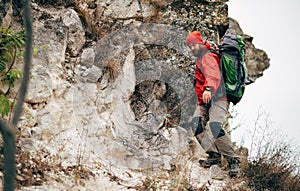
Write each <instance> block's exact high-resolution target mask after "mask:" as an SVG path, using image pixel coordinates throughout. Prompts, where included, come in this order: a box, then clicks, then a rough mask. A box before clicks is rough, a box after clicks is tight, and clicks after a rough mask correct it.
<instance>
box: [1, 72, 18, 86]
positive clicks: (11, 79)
mask: <svg viewBox="0 0 300 191" xmlns="http://www.w3.org/2000/svg"><path fill="white" fill-rule="evenodd" d="M22 74H23V72H22V71H20V70H10V71H8V72H7V73H6V75H5V77H4V78H3V79H2V83H5V82H8V83H9V84H11V85H12V86H13V85H14V83H15V81H16V80H17V79H20V78H21V77H22Z"/></svg>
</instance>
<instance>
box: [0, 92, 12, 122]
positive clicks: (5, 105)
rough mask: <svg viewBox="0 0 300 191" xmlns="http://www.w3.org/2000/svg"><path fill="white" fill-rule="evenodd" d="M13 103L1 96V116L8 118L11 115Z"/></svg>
mask: <svg viewBox="0 0 300 191" xmlns="http://www.w3.org/2000/svg"><path fill="white" fill-rule="evenodd" d="M11 105H12V102H10V101H9V100H8V99H7V98H6V97H5V96H4V95H3V94H0V113H1V116H2V117H4V116H7V115H8V114H9V111H10V108H11Z"/></svg>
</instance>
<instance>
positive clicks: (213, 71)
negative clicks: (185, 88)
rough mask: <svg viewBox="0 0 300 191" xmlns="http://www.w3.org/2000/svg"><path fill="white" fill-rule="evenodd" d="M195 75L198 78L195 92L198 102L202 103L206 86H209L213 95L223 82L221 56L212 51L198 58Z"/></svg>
mask: <svg viewBox="0 0 300 191" xmlns="http://www.w3.org/2000/svg"><path fill="white" fill-rule="evenodd" d="M194 76H195V78H196V84H195V92H196V95H197V97H198V104H202V103H203V99H202V98H203V97H202V95H203V92H204V90H205V87H208V86H209V87H210V88H211V93H212V95H213V94H215V93H216V91H217V89H218V87H219V85H220V83H221V74H220V68H219V57H218V56H217V55H216V54H214V53H212V52H208V53H206V54H205V55H204V56H203V57H201V58H198V59H197V60H196V72H195V75H194Z"/></svg>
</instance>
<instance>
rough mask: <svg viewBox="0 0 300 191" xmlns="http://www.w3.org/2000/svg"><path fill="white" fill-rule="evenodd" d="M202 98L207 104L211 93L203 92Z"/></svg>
mask: <svg viewBox="0 0 300 191" xmlns="http://www.w3.org/2000/svg"><path fill="white" fill-rule="evenodd" d="M202 98H203V102H204V103H205V104H207V103H208V102H209V101H210V99H211V91H207V90H204V92H203V97H202Z"/></svg>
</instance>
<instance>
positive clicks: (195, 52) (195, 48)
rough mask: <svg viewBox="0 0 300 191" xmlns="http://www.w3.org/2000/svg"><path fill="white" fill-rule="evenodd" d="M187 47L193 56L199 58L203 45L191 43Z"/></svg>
mask: <svg viewBox="0 0 300 191" xmlns="http://www.w3.org/2000/svg"><path fill="white" fill-rule="evenodd" d="M188 47H189V48H190V50H191V52H192V53H193V55H194V56H196V57H200V55H201V53H202V49H203V44H199V43H197V44H196V43H192V44H189V45H188Z"/></svg>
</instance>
